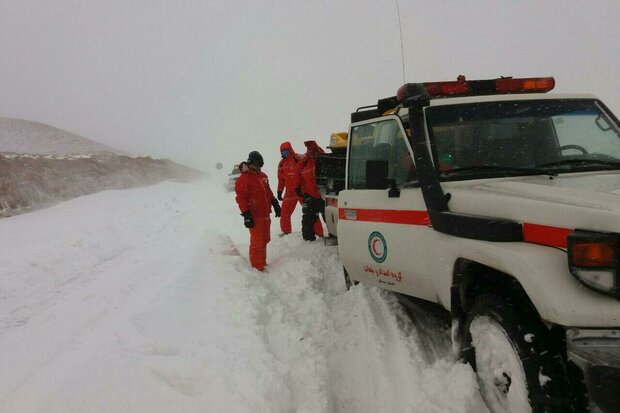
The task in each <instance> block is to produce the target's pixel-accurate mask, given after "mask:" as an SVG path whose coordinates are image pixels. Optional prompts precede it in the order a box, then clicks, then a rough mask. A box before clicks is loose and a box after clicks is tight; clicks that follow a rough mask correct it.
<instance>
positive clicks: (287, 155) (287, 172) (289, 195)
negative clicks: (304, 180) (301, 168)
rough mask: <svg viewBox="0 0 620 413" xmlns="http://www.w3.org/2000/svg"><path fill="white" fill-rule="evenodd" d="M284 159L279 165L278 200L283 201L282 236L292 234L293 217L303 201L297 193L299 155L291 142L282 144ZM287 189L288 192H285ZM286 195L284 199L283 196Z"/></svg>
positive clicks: (281, 150)
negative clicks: (296, 177) (298, 205)
mask: <svg viewBox="0 0 620 413" xmlns="http://www.w3.org/2000/svg"><path fill="white" fill-rule="evenodd" d="M280 155H281V156H282V159H281V160H280V163H279V164H278V199H279V200H280V201H282V215H281V216H280V229H281V230H282V235H286V234H290V233H291V230H292V228H291V215H293V211H295V207H296V206H297V203H300V204H301V203H302V199H301V197H300V196H298V195H297V194H296V193H295V185H296V180H295V169H296V166H297V162H299V155H297V154H296V153H295V151H294V150H293V146H292V145H291V143H290V142H282V144H281V145H280ZM285 189H286V192H284V190H285ZM283 193H284V197H283V196H282V194H283Z"/></svg>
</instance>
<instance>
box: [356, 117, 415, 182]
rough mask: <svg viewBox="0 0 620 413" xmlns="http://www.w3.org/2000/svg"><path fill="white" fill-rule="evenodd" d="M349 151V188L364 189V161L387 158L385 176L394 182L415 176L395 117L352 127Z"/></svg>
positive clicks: (408, 179) (406, 180)
mask: <svg viewBox="0 0 620 413" xmlns="http://www.w3.org/2000/svg"><path fill="white" fill-rule="evenodd" d="M350 139H351V144H350V145H351V146H350V149H349V150H350V155H349V185H348V187H349V189H366V161H367V160H386V161H388V179H394V180H395V182H396V184H397V185H401V186H402V185H403V184H406V183H407V182H410V181H413V180H415V179H417V175H416V171H415V165H414V162H413V159H412V157H411V153H410V152H409V148H408V147H407V141H406V138H405V136H404V135H403V133H402V129H401V128H400V126H399V124H398V122H397V121H396V120H395V119H387V120H384V121H380V122H375V123H372V124H365V125H361V126H356V127H353V128H352V130H351V137H350Z"/></svg>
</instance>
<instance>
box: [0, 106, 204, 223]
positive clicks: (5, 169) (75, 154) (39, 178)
mask: <svg viewBox="0 0 620 413" xmlns="http://www.w3.org/2000/svg"><path fill="white" fill-rule="evenodd" d="M200 175H201V172H199V171H197V170H194V169H191V168H188V167H185V166H183V165H179V164H176V163H174V162H172V161H169V160H165V159H152V158H150V157H130V156H128V155H125V154H122V153H121V152H120V151H117V150H115V149H113V148H110V147H108V146H105V145H101V144H98V143H96V142H93V141H90V140H88V139H86V138H83V137H81V136H77V135H74V134H72V133H69V132H67V131H63V130H60V129H56V128H53V127H51V126H47V125H43V124H40V123H36V122H29V121H23V120H17V119H7V118H0V218H2V217H7V216H11V215H15V214H18V213H23V212H30V211H32V210H35V209H40V208H44V207H47V206H50V205H53V204H55V203H57V202H61V201H65V200H68V199H71V198H75V197H78V196H82V195H86V194H92V193H95V192H98V191H102V190H106V189H126V188H132V187H136V186H143V185H151V184H154V183H157V182H161V181H163V180H166V179H178V180H191V179H195V178H197V177H199V176H200Z"/></svg>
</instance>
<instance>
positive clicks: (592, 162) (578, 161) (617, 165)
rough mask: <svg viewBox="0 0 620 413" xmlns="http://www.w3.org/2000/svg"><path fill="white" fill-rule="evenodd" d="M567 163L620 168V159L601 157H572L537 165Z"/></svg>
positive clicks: (560, 164) (546, 166) (562, 164)
mask: <svg viewBox="0 0 620 413" xmlns="http://www.w3.org/2000/svg"><path fill="white" fill-rule="evenodd" d="M567 165H578V166H586V167H592V166H595V165H602V166H608V167H609V168H607V169H620V160H618V161H605V160H601V159H580V158H571V159H562V160H560V161H555V162H547V163H543V164H540V165H536V166H538V167H544V168H553V167H556V166H567Z"/></svg>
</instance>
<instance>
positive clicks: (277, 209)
mask: <svg viewBox="0 0 620 413" xmlns="http://www.w3.org/2000/svg"><path fill="white" fill-rule="evenodd" d="M271 206H273V212H275V214H276V217H279V216H280V213H281V212H282V210H281V209H280V204H278V200H277V199H275V198H273V201H271Z"/></svg>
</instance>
